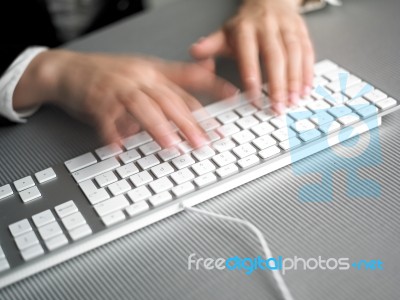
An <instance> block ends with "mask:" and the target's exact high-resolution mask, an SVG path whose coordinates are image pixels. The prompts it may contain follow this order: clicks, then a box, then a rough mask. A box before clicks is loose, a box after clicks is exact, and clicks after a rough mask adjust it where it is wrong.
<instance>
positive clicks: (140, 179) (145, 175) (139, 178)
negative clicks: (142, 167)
mask: <svg viewBox="0 0 400 300" xmlns="http://www.w3.org/2000/svg"><path fill="white" fill-rule="evenodd" d="M129 179H130V181H131V182H132V183H133V184H134V185H135V186H136V187H139V186H141V185H143V184H147V183H149V182H151V181H153V177H151V175H150V174H149V172H147V171H143V172H140V173H137V174H135V175H132V176H131V177H130V178H129Z"/></svg>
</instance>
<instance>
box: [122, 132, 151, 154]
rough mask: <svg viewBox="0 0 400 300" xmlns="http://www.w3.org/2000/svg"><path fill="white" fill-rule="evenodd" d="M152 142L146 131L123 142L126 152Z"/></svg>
mask: <svg viewBox="0 0 400 300" xmlns="http://www.w3.org/2000/svg"><path fill="white" fill-rule="evenodd" d="M152 140H153V139H152V137H151V136H150V135H149V134H148V133H147V132H146V131H142V132H139V133H137V134H135V135H132V136H130V137H128V138H126V139H124V140H123V141H122V142H123V144H124V147H125V148H126V150H131V149H133V148H136V147H139V146H141V145H143V144H146V143H148V142H151V141H152Z"/></svg>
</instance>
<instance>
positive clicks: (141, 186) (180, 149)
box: [0, 60, 400, 288]
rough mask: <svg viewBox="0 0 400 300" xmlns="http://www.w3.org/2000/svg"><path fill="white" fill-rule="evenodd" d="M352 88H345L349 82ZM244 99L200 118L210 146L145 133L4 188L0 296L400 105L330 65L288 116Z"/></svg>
mask: <svg viewBox="0 0 400 300" xmlns="http://www.w3.org/2000/svg"><path fill="white" fill-rule="evenodd" d="M344 83H346V84H344ZM264 93H265V95H264V96H263V98H262V99H261V101H258V102H257V103H249V102H248V101H247V100H246V99H245V98H244V97H243V96H242V95H239V96H237V97H235V98H232V99H227V100H224V101H220V102H217V103H215V104H212V105H210V106H207V107H206V108H205V112H204V111H202V112H195V113H194V115H195V117H196V118H197V120H198V121H199V124H200V125H201V127H202V128H203V129H204V130H205V131H206V132H207V134H208V137H209V140H210V143H209V144H208V145H206V146H204V147H202V148H199V149H193V148H192V147H191V146H190V145H189V144H188V143H187V142H186V141H184V139H183V137H182V141H181V142H180V143H179V144H177V146H176V147H173V148H169V149H161V147H160V146H159V145H158V144H157V142H155V141H154V140H153V139H152V137H151V136H150V135H149V134H148V133H146V132H141V133H138V134H135V135H134V136H131V137H128V138H126V139H125V140H124V141H123V147H118V146H116V145H109V146H105V147H102V148H99V149H96V150H95V151H93V152H91V153H86V154H83V155H81V156H79V157H76V158H73V159H71V160H68V161H66V162H65V164H63V165H57V166H54V167H52V168H48V169H46V170H43V171H40V172H38V173H36V174H33V175H31V176H27V177H25V178H22V179H19V180H17V181H15V182H13V183H10V184H6V185H3V186H0V211H1V213H2V215H4V217H2V218H1V220H0V225H1V226H0V228H3V230H2V231H0V288H2V287H4V286H6V285H9V284H11V283H13V282H16V281H18V280H20V279H22V278H24V277H27V276H29V275H32V274H34V273H37V272H39V271H41V270H44V269H47V268H49V267H51V266H53V265H55V264H58V263H60V262H63V261H65V260H67V259H69V258H72V257H74V256H77V255H79V254H82V253H85V252H87V251H88V250H90V249H93V248H95V247H98V246H100V245H102V244H105V243H107V242H110V241H112V240H115V239H117V238H119V237H121V236H124V235H126V234H128V233H131V232H133V231H135V230H138V229H140V228H142V227H145V226H147V225H149V224H151V223H154V222H156V221H158V220H161V219H163V218H165V217H168V216H170V215H172V214H175V213H177V212H180V211H181V210H182V209H183V207H184V205H185V206H193V205H196V204H198V203H200V202H203V201H205V200H207V199H210V198H212V197H214V196H216V195H218V194H221V193H223V192H226V191H228V190H230V189H232V188H235V187H237V186H240V185H242V184H245V183H247V182H249V181H251V180H253V179H256V178H258V177H260V176H263V175H265V174H268V173H270V172H273V171H274V170H276V169H279V168H281V167H284V166H286V165H289V164H291V163H293V162H295V161H297V160H299V159H302V158H304V157H307V156H310V155H312V154H314V153H316V152H318V151H321V150H323V149H325V148H327V147H329V146H333V145H334V144H337V143H339V142H341V140H340V139H339V138H338V135H339V133H340V132H343V131H345V130H351V134H348V135H346V136H347V138H350V137H353V136H355V135H357V134H361V133H363V132H365V131H367V130H371V129H373V128H375V127H377V126H379V125H381V118H382V117H383V116H384V115H386V114H388V113H391V112H393V111H395V110H397V109H398V108H399V107H400V106H399V105H398V102H397V101H396V100H394V99H393V98H391V97H390V96H388V95H386V94H385V93H384V92H382V91H380V90H379V89H376V88H374V87H373V86H371V85H369V84H368V83H366V82H364V81H363V80H362V79H361V78H359V77H358V76H356V75H354V74H349V73H348V71H346V70H344V69H343V68H340V67H339V66H338V65H336V64H335V63H333V62H331V61H328V60H325V61H322V62H319V63H317V64H316V65H315V80H314V89H313V91H312V96H311V97H310V98H308V99H303V100H302V101H301V102H300V105H299V106H298V107H296V108H293V109H290V110H289V111H287V113H286V114H285V115H282V116H276V115H275V114H274V113H272V112H271V110H270V109H269V104H270V103H269V99H268V93H267V91H266V88H265V89H264Z"/></svg>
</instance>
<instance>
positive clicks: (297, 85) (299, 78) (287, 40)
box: [282, 26, 303, 105]
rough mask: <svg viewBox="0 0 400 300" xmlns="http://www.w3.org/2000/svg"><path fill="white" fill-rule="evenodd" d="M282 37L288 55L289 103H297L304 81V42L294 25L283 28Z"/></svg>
mask: <svg viewBox="0 0 400 300" xmlns="http://www.w3.org/2000/svg"><path fill="white" fill-rule="evenodd" d="M282 39H283V43H284V45H285V48H286V57H287V86H288V91H289V105H297V104H298V103H299V99H300V98H299V95H300V90H301V87H302V83H303V74H302V73H303V72H302V71H303V61H302V43H301V41H300V38H299V34H298V33H297V31H295V30H294V29H293V26H291V27H290V28H284V29H282Z"/></svg>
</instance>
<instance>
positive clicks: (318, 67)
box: [314, 59, 339, 76]
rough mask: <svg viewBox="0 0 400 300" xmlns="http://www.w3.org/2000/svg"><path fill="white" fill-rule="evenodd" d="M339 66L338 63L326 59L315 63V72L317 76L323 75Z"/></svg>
mask: <svg viewBox="0 0 400 300" xmlns="http://www.w3.org/2000/svg"><path fill="white" fill-rule="evenodd" d="M338 68H339V67H338V65H337V64H335V63H334V62H331V61H330V60H327V59H326V60H323V61H320V62H318V63H316V64H315V65H314V74H315V75H317V76H321V75H323V74H326V73H328V72H331V71H333V70H336V69H338Z"/></svg>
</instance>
